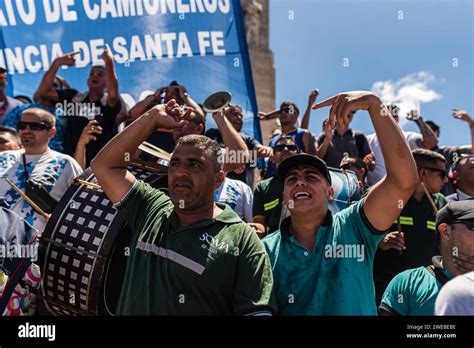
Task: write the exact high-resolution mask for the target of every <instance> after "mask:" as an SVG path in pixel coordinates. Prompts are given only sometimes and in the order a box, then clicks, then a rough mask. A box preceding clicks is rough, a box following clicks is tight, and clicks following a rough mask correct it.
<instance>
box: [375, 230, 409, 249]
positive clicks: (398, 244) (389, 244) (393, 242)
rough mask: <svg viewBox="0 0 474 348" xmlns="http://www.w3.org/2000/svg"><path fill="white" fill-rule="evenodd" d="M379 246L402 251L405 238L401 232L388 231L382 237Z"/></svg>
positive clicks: (404, 247)
mask: <svg viewBox="0 0 474 348" xmlns="http://www.w3.org/2000/svg"><path fill="white" fill-rule="evenodd" d="M379 248H380V249H382V250H384V251H386V250H389V249H395V250H398V251H403V250H405V249H406V246H405V238H404V233H403V232H398V231H394V232H389V233H387V235H386V236H385V237H384V238H383V239H382V241H381V242H380V244H379Z"/></svg>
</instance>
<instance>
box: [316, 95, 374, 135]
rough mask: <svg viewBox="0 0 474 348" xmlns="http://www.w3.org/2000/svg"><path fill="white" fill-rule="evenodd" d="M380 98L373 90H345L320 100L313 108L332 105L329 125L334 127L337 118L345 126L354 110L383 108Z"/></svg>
mask: <svg viewBox="0 0 474 348" xmlns="http://www.w3.org/2000/svg"><path fill="white" fill-rule="evenodd" d="M381 105H382V103H381V101H380V99H379V98H378V97H377V96H376V95H375V94H373V93H372V92H366V91H357V92H344V93H340V94H338V95H335V96H334V97H331V98H329V99H326V100H324V101H322V102H319V103H317V104H315V105H314V106H313V110H317V109H319V108H323V107H326V106H331V110H330V111H329V125H330V126H332V127H334V126H335V122H336V120H337V122H338V123H340V124H341V125H343V126H346V125H348V124H349V122H350V118H349V116H350V114H351V112H352V111H357V110H369V112H370V109H372V110H374V108H377V109H379V110H380V108H381Z"/></svg>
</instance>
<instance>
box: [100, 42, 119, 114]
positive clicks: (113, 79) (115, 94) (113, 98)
mask: <svg viewBox="0 0 474 348" xmlns="http://www.w3.org/2000/svg"><path fill="white" fill-rule="evenodd" d="M102 59H103V60H104V62H105V85H106V88H107V105H109V106H110V107H114V106H115V105H116V104H117V102H118V101H119V98H120V95H119V86H118V79H117V73H116V72H115V65H114V56H113V55H112V52H110V47H109V45H105V50H104V52H103V53H102Z"/></svg>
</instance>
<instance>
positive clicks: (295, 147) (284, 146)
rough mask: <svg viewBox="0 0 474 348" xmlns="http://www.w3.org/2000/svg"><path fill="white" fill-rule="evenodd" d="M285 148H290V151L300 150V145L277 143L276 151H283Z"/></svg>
mask: <svg viewBox="0 0 474 348" xmlns="http://www.w3.org/2000/svg"><path fill="white" fill-rule="evenodd" d="M285 148H287V149H288V151H298V147H297V146H296V145H287V144H281V145H277V146H275V149H274V150H275V151H276V152H281V151H283V150H284V149H285Z"/></svg>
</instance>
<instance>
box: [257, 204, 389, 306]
mask: <svg viewBox="0 0 474 348" xmlns="http://www.w3.org/2000/svg"><path fill="white" fill-rule="evenodd" d="M362 202H363V201H359V202H356V203H354V204H353V205H351V206H350V207H348V208H346V209H343V210H341V211H340V212H338V213H336V214H334V215H332V214H331V212H330V211H329V210H328V213H327V215H326V219H325V221H324V222H323V224H322V225H321V226H320V227H319V230H318V231H317V237H316V243H315V245H314V249H313V250H307V249H306V248H305V247H304V246H302V245H301V244H300V243H299V242H298V241H297V240H296V239H295V238H294V237H293V236H292V235H290V234H289V233H288V229H289V225H290V223H291V220H290V219H291V216H290V217H288V218H286V219H285V220H283V221H282V223H281V226H280V228H281V231H277V232H275V233H272V234H271V235H269V236H267V237H266V238H264V239H263V244H264V245H265V248H266V250H267V252H268V254H269V255H270V262H271V265H272V270H273V279H274V292H275V295H276V299H277V306H278V313H280V314H283V315H376V314H377V309H376V306H375V293H374V282H373V278H372V263H373V258H374V255H375V250H376V249H377V245H378V243H379V242H380V240H381V239H382V238H383V236H384V232H380V231H377V230H375V228H373V227H372V225H371V224H370V223H369V221H368V220H367V218H366V217H365V214H364V211H363V209H362V207H363V203H362ZM315 233H316V232H315Z"/></svg>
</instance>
